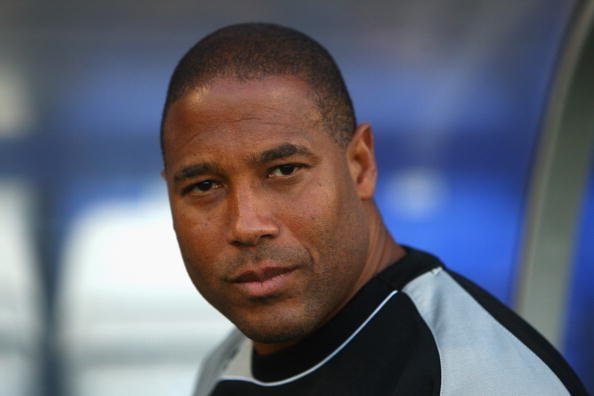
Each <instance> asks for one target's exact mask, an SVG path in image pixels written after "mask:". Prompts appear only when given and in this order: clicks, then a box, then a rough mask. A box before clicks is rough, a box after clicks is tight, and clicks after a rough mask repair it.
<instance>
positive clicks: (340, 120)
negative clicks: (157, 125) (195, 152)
mask: <svg viewBox="0 0 594 396" xmlns="http://www.w3.org/2000/svg"><path fill="white" fill-rule="evenodd" d="M278 75H290V76H295V77H297V78H299V79H301V80H303V81H304V82H306V83H307V84H308V85H309V87H310V89H311V90H312V93H313V97H314V102H315V104H316V106H317V108H318V110H319V112H320V115H321V117H322V120H323V123H324V126H325V127H326V128H327V130H328V131H329V132H330V134H331V136H332V138H333V139H334V140H335V141H336V142H337V143H338V144H339V145H341V146H342V147H346V145H347V144H348V142H350V140H351V138H352V134H353V132H354V131H355V128H356V119H355V112H354V109H353V104H352V101H351V98H350V96H349V92H348V90H347V88H346V85H345V83H344V80H343V78H342V75H341V73H340V70H339V69H338V66H337V65H336V62H335V61H334V59H333V58H332V56H331V55H330V53H329V52H328V51H327V50H326V49H325V48H324V47H322V46H321V45H320V44H319V43H318V42H316V41H315V40H313V39H312V38H310V37H308V36H306V35H305V34H303V33H301V32H298V31H296V30H294V29H290V28H287V27H284V26H279V25H274V24H269V23H242V24H237V25H231V26H227V27H224V28H222V29H219V30H217V31H215V32H213V33H211V34H210V35H208V36H206V37H205V38H203V39H202V40H200V41H199V42H198V43H196V44H195V45H194V46H193V47H192V48H191V49H190V50H189V51H188V52H187V53H186V54H185V55H184V56H183V57H182V58H181V60H180V61H179V63H178V64H177V67H176V68H175V70H174V72H173V75H172V76H171V80H170V82H169V88H168V90H167V98H166V100H165V106H164V109H163V115H162V119H161V151H162V152H163V155H164V136H163V135H164V125H165V118H166V116H167V111H168V109H169V107H170V106H171V105H172V104H173V103H174V102H175V101H177V100H178V99H180V98H182V97H183V96H184V95H186V94H187V93H188V92H190V91H191V90H194V89H196V88H199V87H203V86H205V85H207V84H208V83H209V82H211V81H212V80H214V79H216V78H219V77H222V78H237V79H239V80H243V81H249V80H258V79H263V78H266V77H270V76H278Z"/></svg>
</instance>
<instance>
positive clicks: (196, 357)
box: [58, 191, 231, 396]
mask: <svg viewBox="0 0 594 396" xmlns="http://www.w3.org/2000/svg"><path fill="white" fill-rule="evenodd" d="M151 196H153V197H160V198H151ZM165 197H166V194H165V192H164V191H157V192H154V193H151V194H148V198H146V199H143V200H141V201H137V202H133V201H128V202H125V201H120V202H113V201H112V202H106V203H102V204H100V205H96V206H94V207H93V208H91V209H90V210H88V211H87V212H85V213H83V214H82V215H81V216H80V217H79V218H78V219H77V220H76V221H75V222H74V225H73V227H71V229H70V232H69V235H70V236H69V237H68V238H67V241H66V245H65V256H64V260H63V263H62V264H63V272H62V274H63V277H62V280H61V286H60V291H59V298H58V304H59V305H58V306H59V310H58V312H59V317H58V320H59V323H60V326H59V345H60V348H61V351H62V354H63V357H64V362H65V364H64V377H65V385H66V387H67V390H69V392H68V394H69V395H76V396H91V395H93V396H94V395H120V394H122V395H127V394H142V395H143V396H151V395H160V396H162V395H189V394H190V393H191V390H192V388H193V385H194V381H195V378H196V374H197V370H198V368H199V363H200V361H201V359H202V358H203V357H204V355H205V354H206V353H207V352H208V351H209V350H210V348H211V347H212V346H214V345H215V344H216V343H217V342H218V340H219V339H221V338H222V337H224V335H225V334H226V333H227V331H228V330H229V329H230V327H231V326H230V323H229V322H228V321H227V320H226V319H225V318H224V317H223V316H222V315H220V314H219V313H218V312H217V311H215V310H214V309H213V308H212V307H211V306H210V305H209V304H208V303H207V302H206V301H205V300H204V299H202V297H201V296H200V295H199V294H198V292H197V291H196V290H195V289H194V287H193V285H192V284H191V282H190V280H189V278H188V276H187V274H186V272H185V268H184V266H183V263H182V260H181V256H180V253H179V251H178V247H177V242H176V240H175V235H174V233H173V229H172V226H171V219H170V214H169V209H168V205H167V202H166V199H165Z"/></svg>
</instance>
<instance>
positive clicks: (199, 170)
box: [173, 143, 317, 183]
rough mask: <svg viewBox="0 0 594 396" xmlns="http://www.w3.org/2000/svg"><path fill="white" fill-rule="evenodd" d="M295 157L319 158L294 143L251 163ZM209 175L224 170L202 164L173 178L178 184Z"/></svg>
mask: <svg viewBox="0 0 594 396" xmlns="http://www.w3.org/2000/svg"><path fill="white" fill-rule="evenodd" d="M293 155H304V156H306V157H309V158H312V159H315V158H317V157H316V155H315V154H314V153H312V152H311V151H310V150H309V149H308V148H307V147H305V146H301V145H298V144H292V143H283V144H281V145H279V146H277V147H274V148H271V149H269V150H265V151H263V152H261V153H260V154H256V155H254V156H252V157H251V158H250V162H253V163H257V164H265V163H268V162H271V161H274V160H278V159H283V158H288V157H291V156H293ZM207 173H222V170H221V169H220V168H219V167H218V166H217V165H215V164H212V163H208V162H201V163H198V164H192V165H188V166H186V167H184V168H183V169H181V170H180V171H179V172H177V173H176V174H175V175H174V176H173V180H174V181H175V182H176V183H179V182H182V181H184V180H187V179H192V178H195V177H197V176H201V175H204V174H207Z"/></svg>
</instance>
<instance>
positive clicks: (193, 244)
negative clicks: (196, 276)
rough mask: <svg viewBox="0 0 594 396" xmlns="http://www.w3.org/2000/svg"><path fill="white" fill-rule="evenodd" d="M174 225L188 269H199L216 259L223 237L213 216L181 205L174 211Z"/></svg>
mask: <svg viewBox="0 0 594 396" xmlns="http://www.w3.org/2000/svg"><path fill="white" fill-rule="evenodd" d="M173 227H174V229H175V233H176V235H177V240H178V243H179V247H180V250H181V253H182V256H183V259H184V262H185V263H186V267H188V270H190V268H192V270H193V271H197V270H199V269H200V268H205V267H208V263H211V262H213V261H215V260H216V257H217V252H220V251H221V248H220V246H219V245H220V243H221V241H222V240H223V239H222V238H221V236H220V233H219V232H218V229H219V227H217V225H216V222H215V221H213V219H212V218H210V217H208V216H204V215H201V214H200V213H198V212H197V211H196V210H195V209H193V208H191V207H183V206H182V205H180V206H179V207H177V208H174V211H173Z"/></svg>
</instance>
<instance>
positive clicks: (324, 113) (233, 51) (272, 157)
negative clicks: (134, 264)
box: [161, 24, 585, 395]
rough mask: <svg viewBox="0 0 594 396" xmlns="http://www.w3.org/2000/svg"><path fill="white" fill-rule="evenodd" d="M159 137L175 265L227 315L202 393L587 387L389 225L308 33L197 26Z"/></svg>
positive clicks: (354, 131)
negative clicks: (228, 330)
mask: <svg viewBox="0 0 594 396" xmlns="http://www.w3.org/2000/svg"><path fill="white" fill-rule="evenodd" d="M161 143H162V149H163V156H164V163H165V168H164V170H163V176H164V178H165V180H166V182H167V186H168V191H169V199H170V203H171V212H172V215H173V223H174V228H175V231H176V233H177V238H178V241H179V245H180V248H181V252H182V256H183V258H184V262H185V265H186V268H187V271H188V274H189V275H190V277H191V279H192V281H193V282H194V285H195V286H196V288H197V289H198V290H199V291H200V293H201V294H202V295H203V296H204V297H205V298H206V299H207V300H208V301H209V302H210V303H211V304H212V305H213V306H214V307H216V308H217V309H218V310H219V311H220V312H222V313H223V314H224V315H225V316H226V317H227V318H229V319H230V320H231V321H232V322H233V323H234V324H235V325H236V326H237V329H238V330H237V331H235V332H233V333H232V334H231V335H230V336H229V337H228V338H227V339H226V340H225V341H224V342H223V343H222V344H221V345H220V346H219V347H218V348H217V349H216V350H215V351H214V352H213V353H212V355H211V356H210V357H209V358H208V359H207V361H206V362H205V364H204V365H203V368H202V371H201V377H200V381H199V384H198V388H197V393H196V394H197V395H208V394H212V395H230V394H237V395H268V394H275V395H310V394H315V395H335V394H336V395H351V394H352V395H385V394H386V395H394V394H402V395H424V394H455V395H464V394H467V395H478V394H481V395H484V394H494V395H500V394H518V395H527V394H539V395H546V394H550V395H559V394H569V393H572V394H580V393H585V392H584V390H583V387H582V386H581V384H580V383H579V380H578V379H577V378H576V377H575V375H574V374H573V372H572V371H571V369H570V368H569V367H568V366H567V364H566V363H565V362H564V361H563V359H562V358H561V357H560V356H559V354H558V353H557V352H556V351H555V350H554V349H553V348H552V347H551V346H550V345H549V344H548V343H547V342H546V341H545V340H544V339H543V338H542V337H540V336H539V335H538V334H537V333H536V332H535V331H534V330H533V329H531V328H530V327H529V326H528V325H527V324H526V323H524V322H523V321H522V320H521V319H519V318H518V317H517V316H516V315H514V314H513V313H512V312H511V311H509V310H508V309H506V308H505V307H504V306H503V305H502V304H500V303H499V302H497V301H496V300H495V299H494V298H493V297H491V296H490V295H488V294H487V293H486V292H484V291H482V290H481V289H479V288H478V287H477V286H475V285H474V284H472V283H471V282H469V281H468V280H466V279H464V278H462V277H460V276H459V275H457V274H454V273H452V272H450V271H448V270H446V269H445V268H444V267H443V265H442V264H441V263H440V262H439V260H438V259H436V258H434V257H432V256H430V255H428V254H426V253H422V252H420V251H417V250H414V249H412V248H404V247H402V246H400V245H398V244H397V243H396V242H395V241H394V239H393V238H392V237H391V236H390V234H389V232H388V231H387V229H386V227H385V226H384V224H383V223H382V219H381V216H380V214H379V212H378V210H377V207H376V205H375V203H374V202H373V193H374V189H375V183H376V174H377V170H376V164H375V158H374V152H373V136H372V132H371V127H370V126H369V125H367V124H361V125H358V126H357V124H356V121H355V116H354V111H353V107H352V104H351V100H350V98H349V94H348V92H347V89H346V87H345V85H344V82H343V80H342V77H341V75H340V72H339V70H338V68H337V66H336V65H335V63H334V61H333V60H332V57H331V56H330V55H329V54H328V53H327V51H326V50H325V49H324V48H322V47H321V46H320V45H319V44H318V43H316V42H315V41H313V40H312V39H310V38H308V37H307V36H305V35H303V34H301V33H299V32H296V31H294V30H291V29H288V28H284V27H280V26H276V25H269V24H241V25H234V26H230V27H227V28H223V29H221V30H218V31H216V32H214V33H212V34H211V35H209V36H207V37H206V38H204V39H203V40H201V41H200V42H199V43H197V44H196V45H195V46H194V47H193V48H192V49H190V51H189V52H188V53H187V54H186V55H185V56H184V57H183V58H182V60H181V61H180V63H179V64H178V66H177V68H176V69H175V71H174V73H173V76H172V78H171V82H170V85H169V90H168V93H167V100H166V103H165V109H164V112H163V120H162V131H161Z"/></svg>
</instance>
